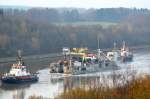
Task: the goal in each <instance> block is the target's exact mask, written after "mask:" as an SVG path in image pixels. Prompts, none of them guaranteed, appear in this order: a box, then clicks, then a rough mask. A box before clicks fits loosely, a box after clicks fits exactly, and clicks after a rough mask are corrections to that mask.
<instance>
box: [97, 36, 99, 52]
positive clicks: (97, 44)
mask: <svg viewBox="0 0 150 99" xmlns="http://www.w3.org/2000/svg"><path fill="white" fill-rule="evenodd" d="M99 41H100V40H99V34H98V36H97V47H98V49H99V47H100V46H99Z"/></svg>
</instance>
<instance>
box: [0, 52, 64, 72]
mask: <svg viewBox="0 0 150 99" xmlns="http://www.w3.org/2000/svg"><path fill="white" fill-rule="evenodd" d="M61 57H62V54H60V53H54V54H44V55H32V56H23V57H22V58H23V60H24V62H25V64H26V65H27V66H29V67H28V69H29V70H30V71H31V72H36V71H38V70H40V69H44V68H48V67H49V64H50V63H51V62H53V61H56V60H58V59H60V58H61ZM16 59H17V57H8V58H0V74H3V73H6V72H8V70H9V69H10V67H11V66H12V64H13V63H15V62H16Z"/></svg>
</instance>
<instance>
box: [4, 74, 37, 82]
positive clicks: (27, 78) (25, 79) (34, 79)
mask: <svg viewBox="0 0 150 99" xmlns="http://www.w3.org/2000/svg"><path fill="white" fill-rule="evenodd" d="M1 80H2V82H3V83H8V84H21V83H27V82H37V81H38V77H37V76H36V75H30V76H17V77H15V76H14V77H13V76H12V77H2V79H1Z"/></svg>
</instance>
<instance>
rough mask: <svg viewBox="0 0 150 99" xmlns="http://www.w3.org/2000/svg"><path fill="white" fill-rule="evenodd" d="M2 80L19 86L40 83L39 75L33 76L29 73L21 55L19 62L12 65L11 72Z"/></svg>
mask: <svg viewBox="0 0 150 99" xmlns="http://www.w3.org/2000/svg"><path fill="white" fill-rule="evenodd" d="M1 80H2V82H3V83H9V84H19V83H27V82H36V81H38V76H37V74H31V73H30V72H27V66H26V65H24V62H23V60H22V58H21V55H20V54H19V55H18V62H17V63H16V64H13V65H12V67H11V69H10V71H9V72H8V73H5V74H4V75H3V76H2V78H1Z"/></svg>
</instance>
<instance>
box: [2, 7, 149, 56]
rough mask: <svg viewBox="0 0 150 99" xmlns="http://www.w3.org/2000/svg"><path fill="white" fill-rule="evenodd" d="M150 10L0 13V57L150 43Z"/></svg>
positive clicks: (112, 9) (9, 11) (16, 10)
mask: <svg viewBox="0 0 150 99" xmlns="http://www.w3.org/2000/svg"><path fill="white" fill-rule="evenodd" d="M84 21H87V22H89V24H90V22H93V21H94V22H95V21H96V22H101V21H104V22H106V21H107V22H117V24H115V25H109V26H108V27H105V28H104V27H103V25H102V24H93V25H72V24H69V25H55V24H53V23H58V24H59V23H64V22H84ZM149 27H150V11H149V10H147V9H127V8H108V9H88V10H86V9H44V8H42V9H41V8H33V9H29V10H18V9H1V10H0V55H1V57H5V56H15V55H16V51H17V50H18V49H22V50H23V51H24V54H25V55H31V54H44V53H54V52H60V51H61V48H62V47H64V46H65V47H89V48H91V49H96V48H97V37H99V39H100V47H101V48H111V47H113V42H119V43H120V42H122V41H123V40H125V41H126V42H127V43H128V44H129V45H132V46H136V45H146V44H150V41H149V37H150V33H149V32H150V28H149Z"/></svg>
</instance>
